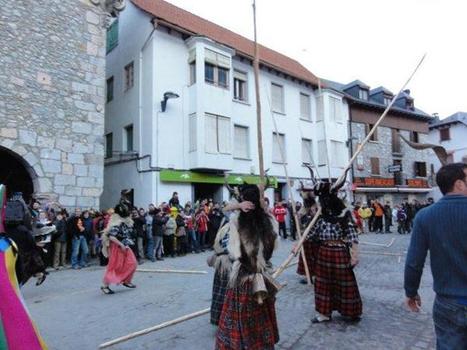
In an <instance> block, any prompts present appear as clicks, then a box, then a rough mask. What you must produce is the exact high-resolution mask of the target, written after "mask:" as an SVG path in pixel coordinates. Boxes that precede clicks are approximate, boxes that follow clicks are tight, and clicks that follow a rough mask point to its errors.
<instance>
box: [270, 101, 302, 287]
mask: <svg viewBox="0 0 467 350" xmlns="http://www.w3.org/2000/svg"><path fill="white" fill-rule="evenodd" d="M267 95H268V101H269V94H267ZM269 107H270V108H271V106H269ZM271 118H272V123H273V125H274V130H275V131H276V136H277V138H278V140H277V142H278V144H279V152H280V154H281V158H282V165H283V166H284V174H285V178H286V181H287V186H288V187H289V191H288V194H289V201H290V202H292V213H293V217H294V219H295V230H296V231H297V234H298V238H299V239H300V238H302V231H301V229H300V222H299V221H298V215H297V209H296V208H295V200H294V198H293V193H292V184H291V182H290V178H289V173H288V171H287V165H286V164H285V152H284V148H283V145H282V143H281V142H280V139H279V130H278V129H277V123H276V118H274V113H273V112H272V110H271ZM300 256H301V258H302V260H303V266H304V267H305V275H306V281H307V283H308V285H309V286H311V276H310V271H309V269H308V263H307V259H306V256H305V249H304V248H303V246H302V247H301V248H300Z"/></svg>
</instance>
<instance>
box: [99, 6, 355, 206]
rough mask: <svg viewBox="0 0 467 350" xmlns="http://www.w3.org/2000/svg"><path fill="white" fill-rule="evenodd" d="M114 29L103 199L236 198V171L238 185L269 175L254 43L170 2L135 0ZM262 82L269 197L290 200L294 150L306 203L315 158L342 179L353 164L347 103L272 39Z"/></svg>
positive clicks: (264, 54)
mask: <svg viewBox="0 0 467 350" xmlns="http://www.w3.org/2000/svg"><path fill="white" fill-rule="evenodd" d="M114 32H115V33H116V35H118V44H117V45H115V47H113V48H112V51H111V52H109V53H108V55H107V105H106V123H105V128H106V130H105V134H106V161H105V172H104V173H105V175H104V176H105V181H104V183H105V188H104V193H103V196H102V206H104V207H108V206H111V205H113V204H114V203H115V201H116V200H117V199H118V197H119V193H120V190H121V189H123V188H127V189H133V200H134V203H135V204H136V205H139V206H147V205H148V204H149V203H160V202H162V201H167V200H168V199H169V198H170V197H171V195H172V192H174V191H177V192H178V193H179V196H180V198H181V201H187V200H191V201H195V200H197V199H200V198H213V199H215V200H216V201H221V200H226V199H228V194H227V190H226V189H225V188H224V186H223V183H224V176H225V174H227V175H228V182H229V183H231V184H233V185H235V184H239V183H242V181H246V182H248V183H255V182H258V181H259V177H258V175H259V169H258V151H257V149H258V147H257V129H256V105H255V104H256V102H255V90H254V89H255V88H254V77H253V67H252V58H253V49H254V45H253V42H252V41H250V40H248V39H246V38H244V37H241V36H239V35H238V34H235V33H233V32H231V31H229V30H227V29H225V28H223V27H220V26H218V25H216V24H214V23H212V22H209V21H206V20H204V19H202V18H200V17H198V16H195V15H193V14H191V13H189V12H187V11H184V10H182V9H180V8H177V7H175V6H173V5H171V4H169V3H166V2H164V1H159V0H157V1H152V2H147V1H141V0H134V1H132V2H130V3H129V4H128V5H127V8H126V10H125V11H124V12H123V13H122V15H121V16H120V18H119V20H118V23H117V24H115V29H114ZM259 85H260V102H261V105H262V134H263V149H264V164H265V168H266V169H269V172H268V174H269V175H270V176H272V177H273V178H274V184H275V186H276V188H275V190H273V189H270V190H268V193H267V196H268V197H269V198H271V199H273V198H274V199H275V200H278V199H287V196H288V191H289V190H290V189H289V188H288V186H287V185H286V184H285V182H286V181H285V177H284V175H285V174H284V169H283V165H282V162H283V160H282V157H281V152H280V149H281V148H283V149H284V151H285V162H286V164H287V169H288V172H289V175H290V177H291V178H292V179H293V185H292V187H293V189H292V190H293V191H294V192H293V193H294V198H295V199H296V200H298V199H299V197H298V192H297V191H296V190H297V189H298V187H299V186H300V184H299V181H298V180H300V179H307V178H309V172H308V170H307V169H306V168H305V167H304V166H303V163H314V165H315V166H316V167H317V168H319V170H317V172H318V174H319V176H321V177H329V176H331V177H333V178H336V177H337V176H339V175H340V173H341V171H342V168H343V167H344V165H345V163H346V161H347V160H348V150H347V149H346V144H345V141H346V140H347V134H348V130H347V125H348V122H347V121H348V107H347V102H346V101H345V99H344V98H343V94H342V93H340V92H338V91H335V90H331V89H326V88H322V89H319V88H318V86H319V81H318V78H317V77H316V76H314V75H313V74H312V73H311V72H309V71H308V70H306V69H305V68H304V67H303V66H302V65H300V64H299V63H298V62H296V61H294V60H292V59H291V58H289V57H286V56H284V55H282V54H280V53H278V52H275V51H273V50H270V49H268V48H266V47H263V46H261V47H260V84H259ZM274 120H275V121H276V124H277V133H276V129H275V127H274V123H273V121H274ZM281 146H282V147H281ZM328 150H329V153H327V151H328ZM328 159H330V161H329V162H328ZM328 163H330V166H329V167H328V166H327V165H328Z"/></svg>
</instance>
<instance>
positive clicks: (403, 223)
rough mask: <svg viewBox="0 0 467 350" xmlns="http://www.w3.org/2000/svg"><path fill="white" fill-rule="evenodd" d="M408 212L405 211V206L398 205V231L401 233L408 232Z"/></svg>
mask: <svg viewBox="0 0 467 350" xmlns="http://www.w3.org/2000/svg"><path fill="white" fill-rule="evenodd" d="M406 227H407V214H406V213H405V209H404V206H398V209H397V232H399V234H400V235H402V234H406V233H407V230H406Z"/></svg>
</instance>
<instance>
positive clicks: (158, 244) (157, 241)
mask: <svg viewBox="0 0 467 350" xmlns="http://www.w3.org/2000/svg"><path fill="white" fill-rule="evenodd" d="M154 214H155V215H154V218H153V221H152V235H153V236H154V255H155V257H156V259H157V260H164V259H163V258H162V252H163V246H162V239H163V237H164V231H165V224H166V223H167V221H168V220H169V217H168V216H166V215H164V212H163V211H162V210H161V209H160V208H156V209H154Z"/></svg>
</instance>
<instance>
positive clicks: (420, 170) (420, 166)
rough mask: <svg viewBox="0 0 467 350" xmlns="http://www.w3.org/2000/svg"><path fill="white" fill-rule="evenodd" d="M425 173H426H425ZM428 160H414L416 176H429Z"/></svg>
mask: <svg viewBox="0 0 467 350" xmlns="http://www.w3.org/2000/svg"><path fill="white" fill-rule="evenodd" d="M423 174H424V175H423ZM427 174H428V173H427V167H426V162H414V176H415V177H423V178H426V177H427Z"/></svg>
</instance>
